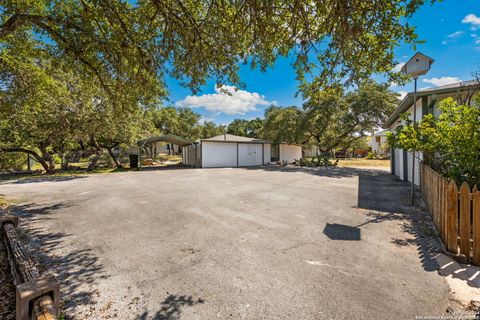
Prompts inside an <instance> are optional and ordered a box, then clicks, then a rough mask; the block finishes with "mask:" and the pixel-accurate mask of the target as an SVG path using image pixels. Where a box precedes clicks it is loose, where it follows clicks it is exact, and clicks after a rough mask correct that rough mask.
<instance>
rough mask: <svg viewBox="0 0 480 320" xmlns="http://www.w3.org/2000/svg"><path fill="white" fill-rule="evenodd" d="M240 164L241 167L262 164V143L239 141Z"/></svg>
mask: <svg viewBox="0 0 480 320" xmlns="http://www.w3.org/2000/svg"><path fill="white" fill-rule="evenodd" d="M238 165H239V166H240V167H248V166H261V165H262V145H261V144H258V143H239V144H238Z"/></svg>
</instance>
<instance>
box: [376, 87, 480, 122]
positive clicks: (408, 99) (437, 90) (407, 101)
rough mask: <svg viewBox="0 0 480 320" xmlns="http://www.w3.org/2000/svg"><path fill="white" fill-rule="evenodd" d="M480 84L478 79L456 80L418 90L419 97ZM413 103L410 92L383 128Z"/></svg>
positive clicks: (452, 91) (450, 91)
mask: <svg viewBox="0 0 480 320" xmlns="http://www.w3.org/2000/svg"><path fill="white" fill-rule="evenodd" d="M473 86H480V82H479V81H477V80H469V81H463V82H455V83H451V84H447V85H444V86H439V87H434V88H426V89H422V90H418V91H417V99H418V98H421V97H425V96H430V95H433V94H445V93H454V92H460V91H461V89H462V88H465V87H473ZM412 105H413V92H409V93H408V94H407V95H406V96H405V97H404V98H403V100H402V101H401V102H400V104H399V105H398V107H397V109H395V111H394V112H393V113H392V115H391V116H390V117H388V119H387V121H385V123H384V124H383V129H388V128H389V127H390V126H391V125H392V124H393V123H394V122H395V121H396V120H397V119H398V118H399V117H400V115H401V114H402V113H404V112H406V111H407V110H408V109H410V107H411V106H412Z"/></svg>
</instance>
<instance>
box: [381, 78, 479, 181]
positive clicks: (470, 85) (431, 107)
mask: <svg viewBox="0 0 480 320" xmlns="http://www.w3.org/2000/svg"><path fill="white" fill-rule="evenodd" d="M478 89H479V81H477V80H471V81H466V82H456V83H452V84H448V85H445V86H439V87H435V88H428V89H423V90H419V91H417V101H416V103H415V112H416V118H417V121H420V120H421V119H422V118H423V117H424V116H425V115H427V114H434V115H435V116H438V115H439V113H440V112H439V109H438V104H439V102H440V101H442V100H443V99H446V98H448V97H453V98H455V99H458V100H460V101H463V102H468V101H469V99H471V96H472V95H473V93H474V92H476V91H478ZM413 96H414V94H413V92H410V93H408V94H407V95H406V96H405V97H404V98H403V100H402V101H401V102H400V104H399V105H398V107H397V109H395V111H394V112H393V113H392V115H391V116H390V117H389V118H388V119H387V121H386V122H385V123H384V125H383V129H386V130H388V131H390V132H395V129H396V128H397V127H399V126H402V125H405V123H406V121H405V120H403V119H402V118H401V116H402V114H404V113H408V114H409V115H408V119H410V120H413V110H414V101H413V100H414V97H413ZM415 158H416V159H415V184H416V185H420V162H421V161H422V154H421V153H420V152H417V153H416V156H415ZM390 159H391V172H392V174H394V175H396V176H398V177H399V178H400V179H401V180H404V181H412V177H413V172H412V171H413V170H412V167H413V166H412V163H413V158H412V153H411V152H407V151H406V150H402V149H398V148H392V149H391V156H390Z"/></svg>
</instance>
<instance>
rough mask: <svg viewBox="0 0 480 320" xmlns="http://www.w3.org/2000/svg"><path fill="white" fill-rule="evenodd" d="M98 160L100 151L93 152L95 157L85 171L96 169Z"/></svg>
mask: <svg viewBox="0 0 480 320" xmlns="http://www.w3.org/2000/svg"><path fill="white" fill-rule="evenodd" d="M98 158H100V150H99V149H97V150H95V156H94V157H93V159H92V161H91V162H90V164H89V165H88V167H87V171H92V170H93V169H95V168H96V167H97V162H98Z"/></svg>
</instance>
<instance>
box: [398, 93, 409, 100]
mask: <svg viewBox="0 0 480 320" xmlns="http://www.w3.org/2000/svg"><path fill="white" fill-rule="evenodd" d="M397 93H398V94H399V95H400V99H402V100H403V98H405V96H406V95H407V94H408V92H407V91H398V92H397Z"/></svg>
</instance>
